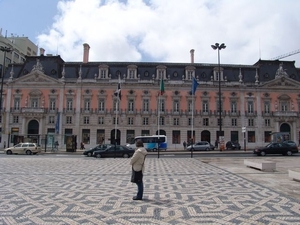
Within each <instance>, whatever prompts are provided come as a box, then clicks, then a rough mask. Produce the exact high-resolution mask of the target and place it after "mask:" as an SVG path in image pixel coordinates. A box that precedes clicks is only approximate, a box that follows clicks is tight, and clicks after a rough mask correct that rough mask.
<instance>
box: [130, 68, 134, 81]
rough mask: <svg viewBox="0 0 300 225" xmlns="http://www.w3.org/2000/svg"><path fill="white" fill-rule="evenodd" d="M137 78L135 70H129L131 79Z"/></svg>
mask: <svg viewBox="0 0 300 225" xmlns="http://www.w3.org/2000/svg"><path fill="white" fill-rule="evenodd" d="M134 78H135V70H132V69H131V70H129V79H134Z"/></svg>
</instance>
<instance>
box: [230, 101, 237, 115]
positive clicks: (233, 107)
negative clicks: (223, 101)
mask: <svg viewBox="0 0 300 225" xmlns="http://www.w3.org/2000/svg"><path fill="white" fill-rule="evenodd" d="M231 112H232V113H236V112H237V103H236V102H235V101H234V102H231Z"/></svg>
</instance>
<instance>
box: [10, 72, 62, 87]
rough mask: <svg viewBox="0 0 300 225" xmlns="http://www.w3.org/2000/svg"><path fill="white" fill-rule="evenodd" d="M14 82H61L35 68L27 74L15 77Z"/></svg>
mask: <svg viewBox="0 0 300 225" xmlns="http://www.w3.org/2000/svg"><path fill="white" fill-rule="evenodd" d="M13 82H14V83H16V84H17V83H22V84H24V83H47V84H49V85H50V84H57V83H61V82H60V81H59V80H56V79H54V78H52V77H49V76H47V75H45V74H44V73H43V72H41V71H38V70H35V71H33V72H31V73H29V74H27V75H25V76H22V77H20V78H17V79H14V80H13Z"/></svg>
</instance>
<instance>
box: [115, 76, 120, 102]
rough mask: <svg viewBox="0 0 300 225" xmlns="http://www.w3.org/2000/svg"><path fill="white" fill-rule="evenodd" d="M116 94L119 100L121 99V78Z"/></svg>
mask: <svg viewBox="0 0 300 225" xmlns="http://www.w3.org/2000/svg"><path fill="white" fill-rule="evenodd" d="M114 95H115V96H116V97H117V98H118V100H119V101H121V83H120V80H119V83H118V88H117V90H116V91H115V93H114Z"/></svg>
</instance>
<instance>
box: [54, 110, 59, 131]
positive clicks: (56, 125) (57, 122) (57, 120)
mask: <svg viewBox="0 0 300 225" xmlns="http://www.w3.org/2000/svg"><path fill="white" fill-rule="evenodd" d="M59 116H60V114H59V113H57V119H56V124H55V133H56V134H58V133H59V119H60V118H59Z"/></svg>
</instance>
